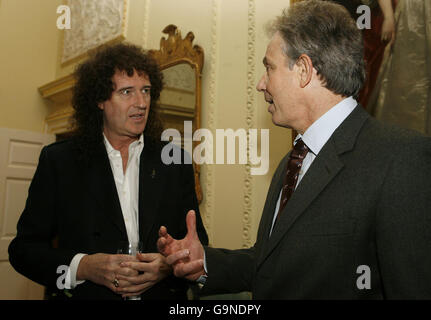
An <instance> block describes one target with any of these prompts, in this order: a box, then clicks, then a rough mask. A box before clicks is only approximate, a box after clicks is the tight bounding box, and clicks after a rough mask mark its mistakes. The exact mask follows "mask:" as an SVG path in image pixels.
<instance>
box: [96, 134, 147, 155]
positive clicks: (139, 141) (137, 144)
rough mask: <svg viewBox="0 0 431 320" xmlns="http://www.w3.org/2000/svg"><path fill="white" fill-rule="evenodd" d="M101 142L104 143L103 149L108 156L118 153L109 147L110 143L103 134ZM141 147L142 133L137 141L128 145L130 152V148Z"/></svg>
mask: <svg viewBox="0 0 431 320" xmlns="http://www.w3.org/2000/svg"><path fill="white" fill-rule="evenodd" d="M103 142H104V143H105V148H106V152H107V153H108V155H109V154H111V153H112V152H114V151H117V152H118V150H115V149H114V147H113V146H112V145H111V143H110V142H109V140H108V138H106V136H105V134H104V133H103ZM141 145H142V146H144V134H143V133H142V134H141V135H140V136H139V139H138V140H136V141H133V142H132V143H131V144H130V146H129V150H130V148H134V147H136V146H141Z"/></svg>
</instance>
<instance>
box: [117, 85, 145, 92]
mask: <svg viewBox="0 0 431 320" xmlns="http://www.w3.org/2000/svg"><path fill="white" fill-rule="evenodd" d="M134 88H135V87H132V86H128V87H122V88H120V89H118V90H117V91H118V92H119V91H123V90H127V89H134ZM142 89H151V86H150V85H145V86H143V87H142V88H141V90H142Z"/></svg>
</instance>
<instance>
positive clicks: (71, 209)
mask: <svg viewBox="0 0 431 320" xmlns="http://www.w3.org/2000/svg"><path fill="white" fill-rule="evenodd" d="M161 148H162V146H156V145H154V144H151V143H150V142H149V141H147V139H146V140H145V145H144V149H143V151H142V153H141V159H140V168H139V232H140V240H141V241H142V242H143V246H144V248H143V251H144V252H157V247H156V241H157V239H158V230H159V228H160V226H161V225H164V226H166V227H167V228H168V230H169V232H170V234H171V235H172V236H173V237H175V238H183V237H184V236H185V234H186V231H187V228H186V224H185V216H186V214H187V212H188V210H190V209H194V210H195V211H196V212H197V229H198V234H199V237H200V239H201V241H203V242H204V243H208V238H207V234H206V231H205V229H204V227H203V224H202V220H201V217H200V215H199V207H198V203H197V200H196V194H195V189H194V175H193V168H192V165H178V164H172V165H165V164H163V163H162V161H161V157H160V155H161ZM17 229H18V230H17V236H16V238H15V239H14V240H13V241H12V243H11V244H10V246H9V256H10V262H11V264H12V265H13V267H14V268H15V269H16V270H17V271H18V272H20V273H22V274H23V275H25V276H26V277H28V278H30V279H31V280H33V281H36V282H38V283H40V284H42V285H45V286H48V287H49V288H50V290H55V289H56V288H57V286H56V281H57V278H58V277H59V276H60V274H58V273H57V268H58V267H59V266H60V265H69V264H70V262H71V260H72V258H73V257H74V255H75V254H77V253H87V254H93V253H110V254H115V253H116V250H117V246H118V244H119V242H120V241H127V232H126V227H125V224H124V219H123V215H122V212H121V206H120V202H119V199H118V195H117V191H116V186H115V182H114V178H113V175H112V171H111V167H110V163H109V159H108V156H107V153H106V149H105V146H104V144H103V142H102V143H100V145H99V146H98V148H97V150H96V152H95V155H94V156H93V157H92V158H91V160H90V161H89V163H85V162H83V161H82V160H79V151H78V150H77V148H76V147H75V144H74V142H73V141H72V140H70V141H63V142H57V143H54V144H52V145H50V146H47V147H45V148H43V150H42V152H41V155H40V160H39V165H38V167H37V170H36V173H35V175H34V178H33V181H32V183H31V185H30V188H29V194H28V199H27V203H26V206H25V209H24V211H23V213H22V215H21V217H20V219H19V222H18V226H17ZM54 238H56V239H57V240H56V242H57V247H58V248H53V246H52V244H51V243H52V240H53V239H54ZM186 290H187V286H186V282H185V281H183V280H180V279H176V278H174V277H173V276H172V277H168V278H167V279H165V280H163V281H161V282H160V283H159V284H157V285H155V286H154V287H153V288H151V289H150V290H148V291H147V292H145V293H144V294H143V299H185V298H186V295H185V292H186ZM71 294H72V297H73V298H77V299H87V298H89V299H116V298H117V299H121V297H120V296H118V295H116V294H114V293H113V292H112V291H110V290H109V289H108V288H106V287H104V286H99V285H96V284H94V283H92V282H90V281H86V282H85V283H83V284H81V285H78V286H77V288H76V289H74V290H71Z"/></svg>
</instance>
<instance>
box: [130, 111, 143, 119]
mask: <svg viewBox="0 0 431 320" xmlns="http://www.w3.org/2000/svg"><path fill="white" fill-rule="evenodd" d="M129 118H130V119H132V120H135V121H141V120H143V119H144V118H145V112H136V113H133V114H131V115H129Z"/></svg>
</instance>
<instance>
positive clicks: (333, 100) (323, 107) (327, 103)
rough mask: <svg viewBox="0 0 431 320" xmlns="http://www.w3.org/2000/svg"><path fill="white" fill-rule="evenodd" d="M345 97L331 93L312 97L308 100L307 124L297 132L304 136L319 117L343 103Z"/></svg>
mask: <svg viewBox="0 0 431 320" xmlns="http://www.w3.org/2000/svg"><path fill="white" fill-rule="evenodd" d="M345 98H346V97H343V96H341V95H336V94H333V93H331V92H329V93H326V94H321V95H313V96H311V97H310V99H309V103H308V108H307V110H308V113H307V117H306V119H307V123H306V124H305V125H304V126H302V128H299V129H298V130H297V131H298V132H299V133H300V134H304V132H305V131H307V129H308V128H309V127H310V126H311V125H312V124H313V123H314V122H316V121H317V120H318V119H319V118H320V117H321V116H323V115H324V114H325V113H326V112H328V111H329V110H330V109H331V108H332V107H334V106H335V105H337V104H338V103H340V102H341V101H343V100H344V99H345Z"/></svg>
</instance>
